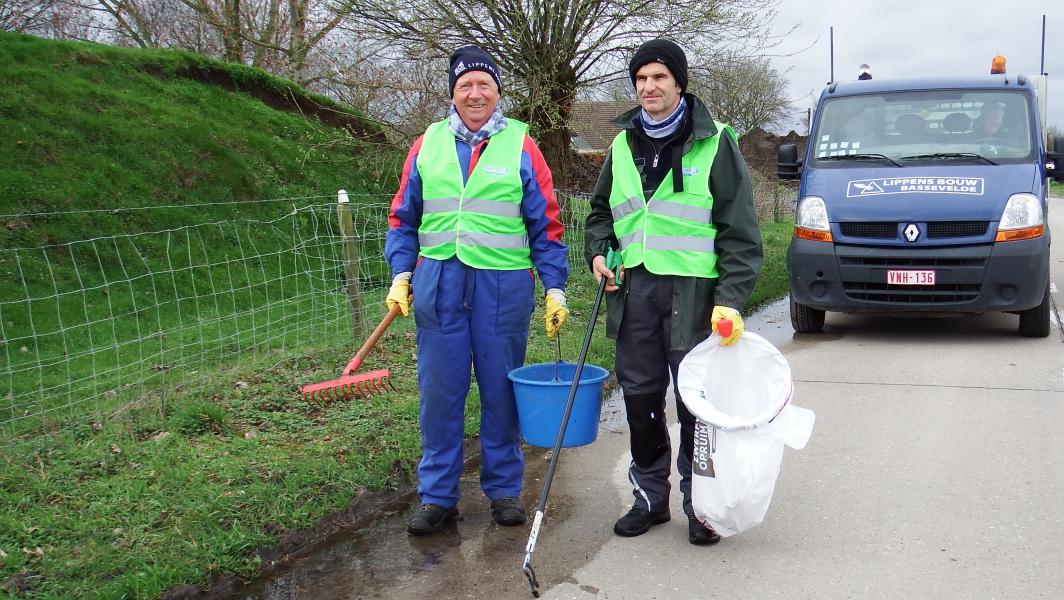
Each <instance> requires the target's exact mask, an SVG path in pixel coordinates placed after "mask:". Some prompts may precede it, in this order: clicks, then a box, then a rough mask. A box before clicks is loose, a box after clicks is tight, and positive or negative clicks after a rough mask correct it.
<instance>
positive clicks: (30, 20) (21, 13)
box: [0, 0, 56, 33]
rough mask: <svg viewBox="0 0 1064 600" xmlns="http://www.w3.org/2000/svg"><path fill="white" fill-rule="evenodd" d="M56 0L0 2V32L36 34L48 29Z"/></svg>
mask: <svg viewBox="0 0 1064 600" xmlns="http://www.w3.org/2000/svg"><path fill="white" fill-rule="evenodd" d="M55 4H56V0H0V31H18V32H23V33H36V32H38V31H40V30H41V29H44V28H47V27H48V18H49V16H50V15H51V14H52V11H53V10H54V8H55Z"/></svg>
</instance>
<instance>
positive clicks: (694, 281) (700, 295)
mask: <svg viewBox="0 0 1064 600" xmlns="http://www.w3.org/2000/svg"><path fill="white" fill-rule="evenodd" d="M684 98H686V99H687V107H688V110H689V111H690V114H689V116H688V118H689V119H691V134H690V135H689V136H688V138H687V139H686V140H685V141H684V143H683V148H682V150H681V151H682V152H683V153H684V154H687V153H688V152H690V151H691V149H692V147H693V146H694V141H695V140H699V139H704V138H708V137H712V136H713V135H715V134H716V133H717V126H716V125H715V124H714V123H713V118H712V117H711V116H710V114H709V109H708V108H706V105H705V104H703V103H702V101H701V100H699V99H698V97H696V96H694V95H693V94H684ZM640 110H641V109H640V108H638V107H636V108H634V109H632V110H630V111H628V112H626V113H624V114H623V115H621V116H619V117H617V119H615V120H614V123H615V124H616V125H617V126H618V127H620V128H622V129H624V130H625V133H626V135H627V137H628V144H629V147H630V148H631V149H632V156H633V158H634V159H635V160H636V161H638V159H639V158H641V154H640V150H639V148H640V144H638V143H637V138H636V136H638V135H643V134H642V133H641V132H640V131H639V130H638V129H637V127H636V123H637V122H638V119H639V111H640ZM640 164H641V161H638V162H637V165H640ZM637 168H638V169H639V171H640V174H642V171H643V169H642V167H641V166H637ZM643 181H644V184H645V183H646V178H645V177H643ZM612 186H613V153H612V152H611V153H610V154H609V155H607V156H606V161H605V163H604V164H603V165H602V171H601V173H599V179H598V183H597V184H596V185H595V192H594V194H593V195H592V197H591V213H590V214H589V215H588V217H587V222H586V227H585V231H584V258H585V259H586V260H587V263H588V266H589V267H590V265H591V262H592V261H593V260H594V258H595V256H599V255H601V256H606V254H607V252H609V250H610V249H611V248H614V249H616V248H617V237H616V235H615V234H614V230H613V214H612V213H611V211H610V190H611V188H612ZM709 189H710V192H711V193H712V194H713V217H712V218H713V222H714V224H715V225H716V227H717V237H716V240H715V247H716V251H717V256H718V258H717V271H718V272H719V274H720V277H719V278H714V279H711V278H706V277H681V276H674V277H673V287H672V307H673V314H672V331H671V339H672V348H671V350H682V351H686V350H690V349H691V348H693V347H694V346H695V344H697V343H698V342H700V341H701V340H703V339H705V338H706V337H707V336H708V334H709V317H710V313H711V312H712V311H713V306H714V305H716V304H721V305H724V306H730V307H732V308H734V309H736V310H741V309H742V307H743V305H744V304H745V303H746V301H747V300H748V299H749V298H750V294H751V293H752V292H753V291H754V285H755V284H756V283H757V274H758V272H759V271H760V270H761V261H762V249H761V231H760V229H759V228H758V223H757V213H756V211H755V210H754V202H753V192H752V190H751V186H750V174H749V172H748V171H747V169H746V163H745V161H744V160H743V156H742V154H740V152H739V146H738V144H736V143H735V140H733V139H732V137H731V136H730V135H727V134H725V135H722V136H721V140H720V147H719V149H718V150H717V155H716V157H715V158H714V160H713V165H712V167H711V168H710V169H709ZM644 191H645V193H646V196H647V198H649V197H650V196H651V195H652V194H653V192H654V190H653V189H650V190H648V189H646V185H644ZM627 294H628V287H627V286H626V285H624V283H623V282H622V285H621V289H620V290H617V291H615V292H612V293H609V292H608V293H607V294H606V310H607V318H606V335H607V336H609V337H611V338H616V337H617V332H618V330H619V329H620V324H621V318H622V317H623V315H624V300H625V298H626V297H627Z"/></svg>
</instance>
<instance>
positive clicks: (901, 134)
mask: <svg viewBox="0 0 1064 600" xmlns="http://www.w3.org/2000/svg"><path fill="white" fill-rule="evenodd" d="M821 111H822V114H821V115H820V118H819V120H818V123H817V128H816V132H815V134H814V135H813V136H812V137H811V138H810V143H811V144H815V146H814V149H813V157H814V160H819V159H827V160H824V161H822V162H824V163H825V165H824V166H827V164H828V161H830V162H831V163H834V164H840V165H841V164H842V163H847V162H849V161H847V159H846V158H845V157H846V156H855V157H860V156H861V155H864V158H865V159H867V158H869V156H868V155H881V156H882V157H885V159H889V160H892V161H897V162H899V163H901V164H902V165H909V164H917V163H920V162H927V161H938V160H958V159H959V160H974V161H979V162H984V163H989V162H991V161H992V162H993V163H995V164H996V163H1002V162H1004V163H1016V162H1023V161H1024V160H1030V159H1031V156H1032V154H1033V150H1034V144H1033V142H1032V135H1031V127H1030V122H1031V117H1030V114H1029V112H1028V104H1027V98H1026V96H1025V95H1024V94H1022V93H1018V92H1005V91H991V90H928V91H911V92H909V91H906V92H887V93H881V94H868V95H861V96H843V97H839V98H832V99H830V100H828V101H826V102H825V103H824V105H823V107H822V108H821ZM814 140H815V141H814ZM855 160H858V159H857V158H855ZM849 166H852V165H849Z"/></svg>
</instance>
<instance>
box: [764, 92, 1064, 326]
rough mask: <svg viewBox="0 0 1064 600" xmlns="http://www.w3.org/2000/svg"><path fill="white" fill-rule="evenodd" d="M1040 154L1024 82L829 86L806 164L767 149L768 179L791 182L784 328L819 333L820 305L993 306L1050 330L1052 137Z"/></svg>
mask: <svg viewBox="0 0 1064 600" xmlns="http://www.w3.org/2000/svg"><path fill="white" fill-rule="evenodd" d="M1045 146H1046V144H1045V136H1044V134H1043V133H1042V123H1041V118H1040V116H1039V112H1038V101H1037V97H1036V93H1035V86H1034V85H1033V84H1032V82H1031V81H1029V80H1026V79H1025V78H1024V76H1022V75H1020V76H1018V77H1012V76H1009V75H989V76H983V77H972V78H957V79H926V80H924V79H906V80H893V81H877V80H869V81H853V82H836V83H832V84H830V85H829V86H828V87H827V88H825V89H824V91H823V92H822V93H821V96H820V100H819V102H818V104H817V108H816V113H815V117H814V119H813V123H812V125H811V134H810V136H809V141H808V144H807V146H806V151H805V157H804V159H803V160H799V159H798V151H797V147H796V146H795V145H793V144H785V145H781V146H780V148H779V157H778V158H779V160H778V175H779V177H780V178H781V179H799V180H800V184H799V188H798V200H797V205H796V208H795V227H794V237H793V238H792V240H791V244H790V247H789V249H788V251H787V270H788V273H789V277H790V289H791V300H790V312H791V323H792V325H793V326H794V330H795V331H796V332H799V333H815V332H819V331H821V329H822V328H823V326H824V316H825V312H826V311H838V312H847V313H853V312H877V313H892V314H902V313H907V314H910V315H920V314H926V313H942V312H954V313H980V312H986V311H1002V312H1010V313H1016V314H1018V315H1019V333H1020V335H1022V336H1026V337H1046V336H1048V335H1049V328H1050V304H1051V298H1050V294H1049V243H1050V232H1049V227H1048V222H1047V220H1046V213H1047V210H1048V204H1047V201H1046V198H1047V195H1048V189H1049V183H1048V180H1047V177H1052V178H1054V179H1056V180H1062V179H1064V153H1062V152H1064V138H1058V139H1057V140H1055V141H1054V146H1055V147H1056V150H1057V151H1055V152H1047V150H1046V147H1045ZM1057 165H1060V168H1058V167H1057Z"/></svg>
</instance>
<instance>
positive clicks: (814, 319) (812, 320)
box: [791, 298, 824, 333]
mask: <svg viewBox="0 0 1064 600" xmlns="http://www.w3.org/2000/svg"><path fill="white" fill-rule="evenodd" d="M791 327H794V331H795V332H797V333H820V331H821V330H823V329H824V311H822V310H817V309H815V308H810V307H808V306H806V305H804V304H798V303H797V302H795V301H794V298H791Z"/></svg>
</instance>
